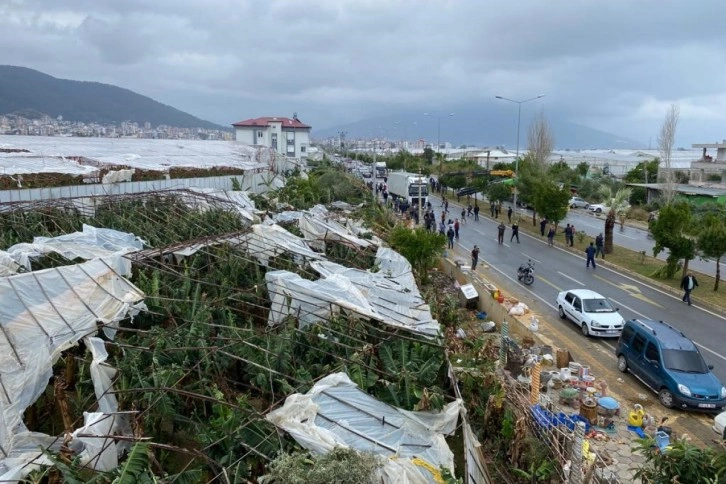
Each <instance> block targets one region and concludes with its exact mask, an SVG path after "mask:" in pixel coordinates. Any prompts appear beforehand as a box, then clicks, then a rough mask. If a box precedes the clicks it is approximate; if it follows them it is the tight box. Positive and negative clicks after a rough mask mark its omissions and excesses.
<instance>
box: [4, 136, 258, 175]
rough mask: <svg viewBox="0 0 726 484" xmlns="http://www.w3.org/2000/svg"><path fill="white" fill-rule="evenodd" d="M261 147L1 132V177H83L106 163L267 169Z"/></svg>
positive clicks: (143, 167)
mask: <svg viewBox="0 0 726 484" xmlns="http://www.w3.org/2000/svg"><path fill="white" fill-rule="evenodd" d="M257 153H258V148H255V147H253V146H249V145H246V144H243V143H239V142H236V141H209V140H206V141H202V140H152V139H138V138H78V137H44V136H0V175H17V174H29V173H67V174H71V175H84V174H87V173H92V172H94V171H96V170H98V168H99V167H103V166H109V167H113V166H129V167H131V168H138V169H141V170H159V171H166V170H168V169H169V168H174V167H187V168H189V167H194V168H212V167H222V166H224V167H234V168H241V169H244V170H253V169H256V168H264V167H266V166H267V164H266V163H261V162H260V161H257V159H256V158H257V156H256V155H257Z"/></svg>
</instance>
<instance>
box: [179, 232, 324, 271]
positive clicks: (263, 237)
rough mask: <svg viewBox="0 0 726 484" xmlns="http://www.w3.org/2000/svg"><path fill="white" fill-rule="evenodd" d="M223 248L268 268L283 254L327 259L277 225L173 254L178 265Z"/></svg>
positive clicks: (218, 238)
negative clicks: (272, 259)
mask: <svg viewBox="0 0 726 484" xmlns="http://www.w3.org/2000/svg"><path fill="white" fill-rule="evenodd" d="M222 244H230V245H231V246H234V247H237V248H239V249H241V250H243V251H245V252H246V253H247V254H249V255H251V256H253V257H255V258H257V259H258V260H259V262H260V264H262V265H263V266H265V267H267V266H268V265H269V258H270V257H274V256H276V255H278V254H281V253H283V252H290V253H292V254H293V255H296V256H300V257H304V258H309V259H322V258H324V255H322V254H319V253H317V252H315V251H314V250H312V249H311V248H310V246H309V245H308V244H307V242H306V241H305V240H303V239H301V238H300V237H298V236H296V235H294V234H291V233H290V232H288V231H287V230H285V229H284V228H283V227H280V226H279V225H276V224H275V223H274V222H273V223H268V222H266V223H262V224H255V225H253V226H252V232H250V233H248V234H245V235H235V236H228V237H225V236H223V237H217V238H216V239H213V240H210V241H208V242H200V243H198V244H194V245H190V246H187V247H183V248H180V249H177V250H175V251H173V252H172V254H173V255H174V256H175V257H176V261H177V263H179V262H180V261H181V260H182V259H183V258H185V257H189V256H190V255H192V254H195V253H196V252H198V251H200V250H201V249H203V248H205V247H213V246H216V245H222ZM300 262H302V261H300Z"/></svg>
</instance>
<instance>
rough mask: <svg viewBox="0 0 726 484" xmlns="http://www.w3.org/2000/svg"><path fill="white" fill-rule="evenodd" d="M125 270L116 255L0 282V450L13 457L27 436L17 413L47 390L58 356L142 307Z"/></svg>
mask: <svg viewBox="0 0 726 484" xmlns="http://www.w3.org/2000/svg"><path fill="white" fill-rule="evenodd" d="M130 264H131V263H130V261H128V260H126V259H123V258H122V257H121V256H116V257H111V258H106V259H94V260H92V261H89V262H84V263H82V264H76V265H72V266H63V267H57V268H52V269H45V270H41V271H36V272H31V273H26V274H18V275H14V276H8V277H6V278H3V279H0V300H1V301H2V302H3V303H2V305H0V326H1V328H2V331H0V372H1V373H2V376H3V378H2V381H1V386H2V391H0V445H1V446H2V448H3V449H5V451H6V452H7V453H9V454H10V455H11V456H15V449H14V446H15V443H14V442H15V441H16V439H17V438H18V434H23V433H27V430H26V428H25V425H24V424H23V422H22V415H23V412H24V411H25V409H27V408H28V407H29V406H30V405H32V404H33V402H35V401H36V400H37V399H38V397H39V396H40V395H41V394H42V393H43V392H44V391H45V389H46V387H47V385H48V381H49V380H50V377H51V376H52V365H53V363H55V361H57V359H58V358H59V357H60V355H61V353H62V352H63V351H64V350H66V349H68V348H70V347H71V346H73V345H74V344H76V343H77V342H78V340H80V339H81V338H83V337H85V336H88V335H93V334H95V332H96V330H97V323H98V322H101V323H104V324H106V325H107V326H106V327H105V328H104V331H105V332H106V334H107V335H108V336H109V337H113V335H114V333H115V330H114V327H116V325H117V324H118V322H119V321H120V320H122V319H124V318H126V317H128V316H133V315H134V314H136V312H137V311H138V310H139V309H141V308H143V302H142V300H143V297H144V294H143V293H142V292H141V291H140V290H139V289H138V288H136V287H135V286H134V285H133V284H132V283H131V282H129V281H128V280H126V279H125V278H123V277H122V276H120V275H119V274H120V273H124V272H126V271H127V270H128V266H130ZM39 435H41V436H42V434H39ZM42 437H43V438H45V436H42ZM37 449H38V445H37V444H36V445H35V450H36V451H37ZM2 465H3V462H2V461H0V466H2Z"/></svg>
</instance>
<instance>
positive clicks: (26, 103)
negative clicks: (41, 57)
mask: <svg viewBox="0 0 726 484" xmlns="http://www.w3.org/2000/svg"><path fill="white" fill-rule="evenodd" d="M23 112H25V113H27V112H31V113H32V112H39V113H44V114H47V115H49V116H51V117H54V118H55V117H58V116H63V118H64V119H66V120H69V121H80V122H84V123H100V124H120V123H122V122H124V121H131V122H136V123H139V124H144V123H146V122H149V123H151V125H152V126H158V125H167V126H174V127H177V128H206V129H219V130H229V129H230V128H229V127H223V126H219V125H217V124H215V123H212V122H209V121H205V120H203V119H199V118H197V117H195V116H192V115H191V114H188V113H185V112H183V111H180V110H178V109H176V108H173V107H171V106H167V105H166V104H162V103H160V102H157V101H154V100H153V99H151V98H149V97H146V96H142V95H141V94H137V93H135V92H133V91H130V90H128V89H123V88H120V87H117V86H112V85H110V84H102V83H100V82H84V81H72V80H68V79H58V78H55V77H53V76H49V75H47V74H44V73H42V72H39V71H36V70H33V69H28V68H26V67H17V66H7V65H6V66H0V114H13V113H23Z"/></svg>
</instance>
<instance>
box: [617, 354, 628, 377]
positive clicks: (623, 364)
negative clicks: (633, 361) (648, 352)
mask: <svg viewBox="0 0 726 484" xmlns="http://www.w3.org/2000/svg"><path fill="white" fill-rule="evenodd" d="M618 370H620V371H621V372H623V373H627V372H628V360H627V359H625V356H623V355H620V356H618Z"/></svg>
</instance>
